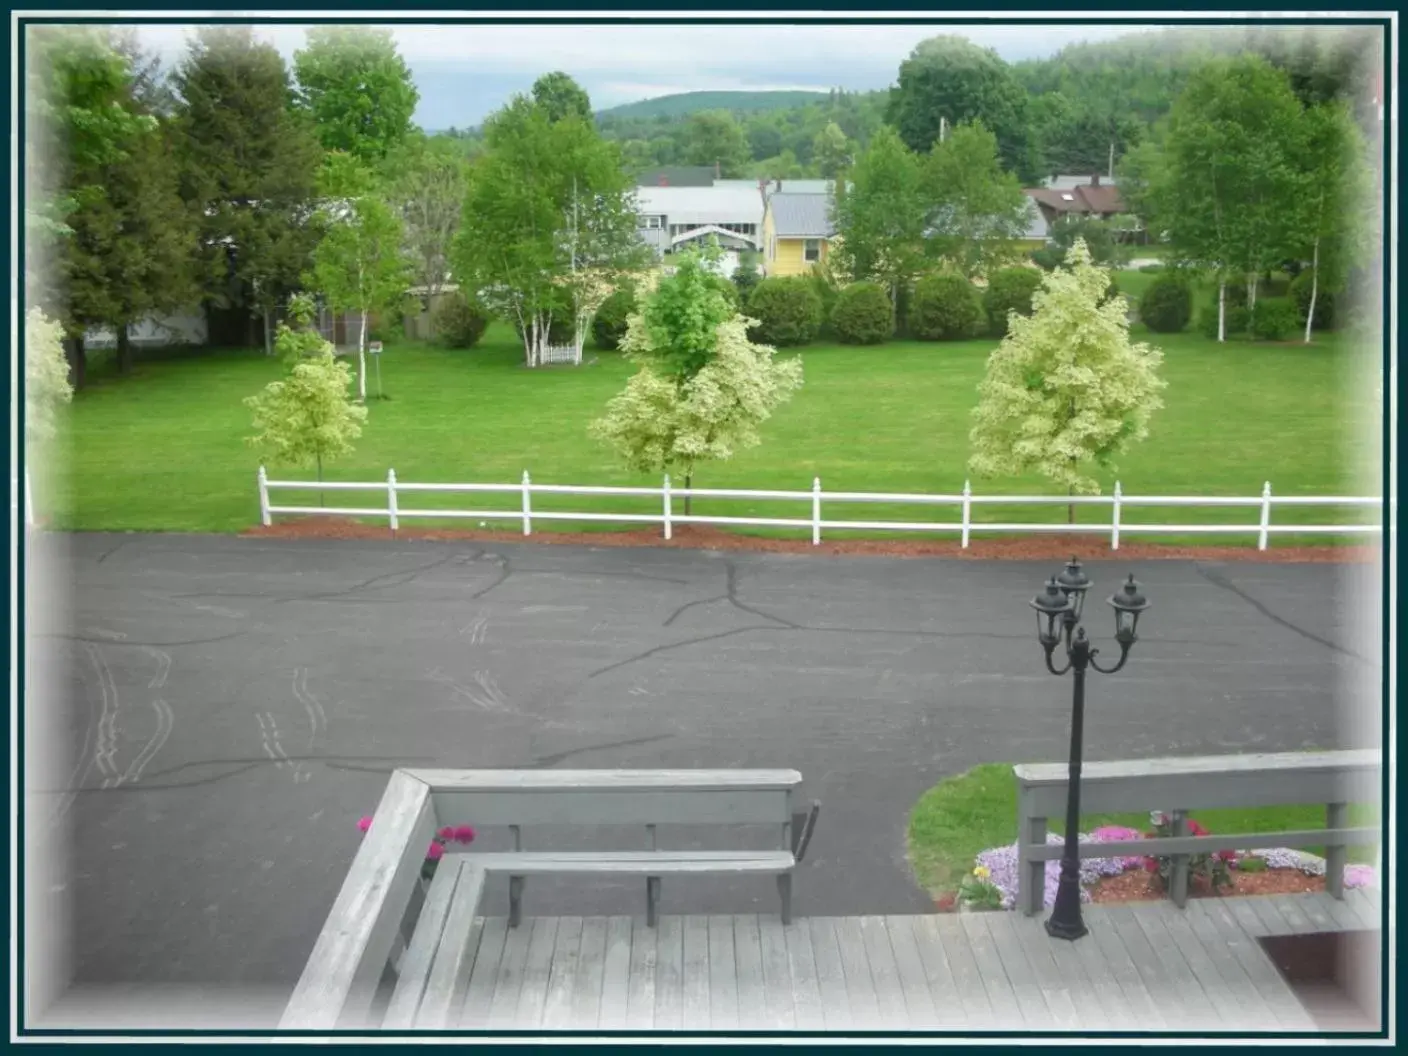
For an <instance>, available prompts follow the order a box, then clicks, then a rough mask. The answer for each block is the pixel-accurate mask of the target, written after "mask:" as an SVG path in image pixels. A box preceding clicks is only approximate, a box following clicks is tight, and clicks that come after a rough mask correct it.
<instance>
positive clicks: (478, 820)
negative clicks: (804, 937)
mask: <svg viewBox="0 0 1408 1056" xmlns="http://www.w3.org/2000/svg"><path fill="white" fill-rule="evenodd" d="M417 773H418V774H420V775H421V776H422V779H423V780H425V781H427V782H428V783H429V784H431V785H432V786H433V787H434V789H435V791H434V793H433V799H434V802H435V813H436V816H437V818H439V819H441V821H440V823H441V824H443V825H459V824H469V825H499V826H507V827H508V828H509V830H510V832H511V833H512V834H513V842H514V849H513V850H512V851H504V852H499V853H475V852H470V854H469V857H471V858H473V859H474V860H475V862H476V863H478V864H479V865H481V866H483V867H484V868H485V869H487V870H488V871H489V872H490V873H505V874H507V875H508V877H509V926H510V927H517V926H518V925H519V923H520V922H521V920H522V903H523V889H524V885H525V883H526V881H527V878H528V877H529V876H543V875H552V874H564V873H571V874H583V875H597V876H601V875H614V876H622V875H626V876H639V877H641V878H643V879H644V880H645V881H646V888H645V890H646V921H647V923H648V924H649V925H650V926H651V927H654V926H655V923H656V920H657V915H658V912H659V904H660V890H661V881H662V879H663V878H664V877H666V876H684V875H691V874H693V875H699V874H705V873H735V874H737V873H760V874H764V875H773V876H776V878H777V886H778V893H779V896H780V898H781V901H782V920H783V922H784V923H788V922H790V921H791V919H792V870H793V869H794V868H795V867H796V865H797V863H798V862H799V861H801V859H802V857H803V855H805V853H806V847H807V843H808V842H809V841H810V840H811V834H812V831H813V829H814V827H815V825H816V819H817V815H818V813H819V811H820V805H819V804H813V806H812V809H811V810H810V811H809V812H807V813H805V814H799V813H797V812H794V811H793V796H794V791H795V789H796V787H797V785H799V784H800V783H801V780H802V775H801V774H799V773H797V772H796V771H795V770H661V771H656V770H527V771H503V770H469V771H417ZM664 824H670V825H690V826H709V827H714V826H721V825H745V824H751V825H762V826H776V829H775V831H776V832H777V834H778V838H777V842H776V844H775V846H773V847H771V848H764V849H760V850H707V851H698V850H688V851H686V850H668V849H662V848H660V847H659V846H658V845H657V843H656V832H657V826H659V825H664ZM545 825H570V826H574V827H579V828H584V827H597V826H636V825H640V826H643V827H644V833H643V835H644V836H645V837H646V838H647V839H648V841H649V844H650V846H649V847H648V848H640V849H630V850H627V849H618V848H610V849H602V850H590V851H566V850H561V849H552V848H547V847H544V848H542V849H538V848H536V847H534V848H532V849H525V848H524V845H523V830H524V829H525V828H531V827H534V826H545Z"/></svg>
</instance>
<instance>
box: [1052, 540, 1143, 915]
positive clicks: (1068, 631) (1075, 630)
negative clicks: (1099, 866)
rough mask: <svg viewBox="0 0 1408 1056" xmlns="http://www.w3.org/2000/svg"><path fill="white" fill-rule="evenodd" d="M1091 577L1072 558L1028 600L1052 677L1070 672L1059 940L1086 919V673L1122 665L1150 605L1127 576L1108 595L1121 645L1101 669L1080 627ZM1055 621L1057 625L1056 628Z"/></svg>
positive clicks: (1056, 910)
mask: <svg viewBox="0 0 1408 1056" xmlns="http://www.w3.org/2000/svg"><path fill="white" fill-rule="evenodd" d="M1090 586H1091V584H1090V580H1089V579H1088V578H1087V577H1086V575H1085V573H1084V572H1082V571H1081V567H1080V562H1079V561H1077V560H1076V559H1075V558H1074V557H1073V558H1071V561H1070V564H1068V565H1067V566H1066V570H1065V571H1064V572H1062V573H1061V574H1060V575H1059V576H1052V577H1051V579H1050V580H1049V581H1048V582H1047V584H1046V589H1045V590H1044V591H1043V592H1042V593H1040V594H1038V595H1037V596H1036V597H1035V598H1033V599H1032V608H1034V609H1036V614H1037V640H1038V641H1039V642H1041V647H1042V648H1043V649H1044V650H1046V669H1047V670H1048V671H1050V672H1051V673H1052V674H1053V675H1064V674H1065V673H1066V672H1067V671H1071V672H1073V681H1074V683H1075V686H1074V691H1075V692H1074V696H1075V699H1074V702H1073V704H1072V709H1071V762H1070V771H1069V776H1068V777H1067V781H1066V846H1065V850H1064V851H1063V852H1062V854H1061V882H1060V886H1059V887H1057V889H1056V905H1055V908H1054V909H1053V910H1052V913H1051V919H1050V920H1048V921H1047V922H1046V933H1047V934H1048V935H1050V936H1052V937H1053V938H1057V939H1078V938H1080V937H1081V936H1082V935H1084V934H1085V931H1086V929H1085V921H1083V920H1082V919H1081V912H1080V851H1079V840H1078V838H1077V834H1076V830H1077V828H1078V827H1079V825H1080V754H1081V741H1082V738H1083V736H1084V726H1085V672H1086V669H1087V668H1092V667H1093V668H1094V669H1095V670H1096V671H1099V672H1100V673H1101V674H1106V675H1112V674H1114V673H1115V672H1116V671H1118V670H1119V669H1120V668H1122V667H1124V662H1125V660H1127V659H1128V658H1129V650H1130V647H1131V646H1132V645H1134V643H1135V642H1136V641H1138V640H1139V639H1138V638H1137V637H1136V635H1135V633H1134V632H1135V629H1136V628H1137V627H1138V625H1139V614H1140V613H1141V612H1143V611H1144V610H1145V609H1147V608H1148V607H1149V602H1148V599H1146V598H1145V597H1144V595H1143V594H1141V593H1139V584H1138V583H1136V582H1134V576H1132V575H1131V576H1130V577H1129V580H1128V582H1126V583H1125V585H1124V586H1123V587H1122V588H1121V590H1120V592H1119V593H1118V594H1116V595H1115V596H1114V597H1112V598H1110V605H1111V606H1113V608H1114V610H1115V641H1116V642H1118V643H1119V646H1120V659H1119V663H1117V664H1115V665H1114V666H1113V667H1101V666H1100V665H1099V664H1097V663H1096V662H1095V657H1096V655H1097V654H1098V653H1099V650H1098V649H1095V648H1093V647H1092V646H1091V644H1090V640H1089V639H1088V638H1086V636H1085V628H1084V627H1081V626H1080V619H1081V615H1082V613H1083V611H1084V609H1085V594H1086V591H1088V590H1089V589H1090ZM1058 621H1059V626H1058ZM1063 639H1064V641H1065V646H1066V666H1065V667H1062V668H1059V669H1058V668H1057V667H1056V665H1055V664H1053V663H1052V662H1051V658H1052V655H1053V654H1054V653H1055V652H1056V647H1057V646H1058V645H1061V644H1062V640H1063Z"/></svg>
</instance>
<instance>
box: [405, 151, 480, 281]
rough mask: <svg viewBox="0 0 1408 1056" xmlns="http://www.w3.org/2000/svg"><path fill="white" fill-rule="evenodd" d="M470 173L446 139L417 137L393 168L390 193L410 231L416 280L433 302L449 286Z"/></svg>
mask: <svg viewBox="0 0 1408 1056" xmlns="http://www.w3.org/2000/svg"><path fill="white" fill-rule="evenodd" d="M468 173H469V164H468V162H466V161H465V159H464V155H463V153H462V152H461V151H460V150H458V149H457V147H456V145H455V142H454V141H453V140H451V139H448V138H446V137H443V136H433V137H427V136H422V135H413V136H411V137H410V138H409V139H408V140H407V142H406V147H405V149H404V150H403V151H402V152H401V154H400V155H399V157H398V158H397V159H396V161H395V162H394V164H393V165H392V166H391V167H390V169H389V176H390V179H389V181H388V192H387V193H388V197H389V199H390V201H391V203H392V204H393V206H394V207H395V209H396V211H397V213H398V214H399V216H400V219H401V224H402V227H403V229H404V232H405V240H406V252H407V254H408V255H409V257H410V259H411V266H412V270H413V278H414V280H415V283H416V285H418V286H423V287H424V288H425V290H426V292H427V293H428V294H429V295H430V296H432V297H433V296H434V295H435V294H437V293H439V292H440V291H441V290H443V289H444V287H445V285H446V284H447V283H448V282H449V276H450V247H451V246H452V245H453V244H454V238H455V232H457V231H458V230H459V226H460V211H461V210H462V209H463V208H464V196H465V189H466V187H467V186H468Z"/></svg>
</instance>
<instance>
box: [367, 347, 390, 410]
mask: <svg viewBox="0 0 1408 1056" xmlns="http://www.w3.org/2000/svg"><path fill="white" fill-rule="evenodd" d="M367 355H369V356H375V357H376V359H375V360H374V362H375V363H376V398H377V399H378V400H384V399H386V397H385V396H383V395H382V393H381V342H380V341H369V342H367Z"/></svg>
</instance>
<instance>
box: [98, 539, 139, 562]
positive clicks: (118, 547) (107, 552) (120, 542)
mask: <svg viewBox="0 0 1408 1056" xmlns="http://www.w3.org/2000/svg"><path fill="white" fill-rule="evenodd" d="M131 541H132V539H131V536H123V537H122V538H121V539H119V540H118V541H117V542H116V543H114V544H113V545H112V546H110V547H108V549H106V550H104V551H103V552H102V553H101V554H99V555H98V560H97V561H96V562H94V563H95V564H99V565H101V564H102V563H103V562H104V561H106V560H107V559H108V558H110V557H112V555H113V554H115V553H117V552H118V551H119V550H121V549H122V548H123V547H124V546H126V545H127V544H128V543H129V542H131Z"/></svg>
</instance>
